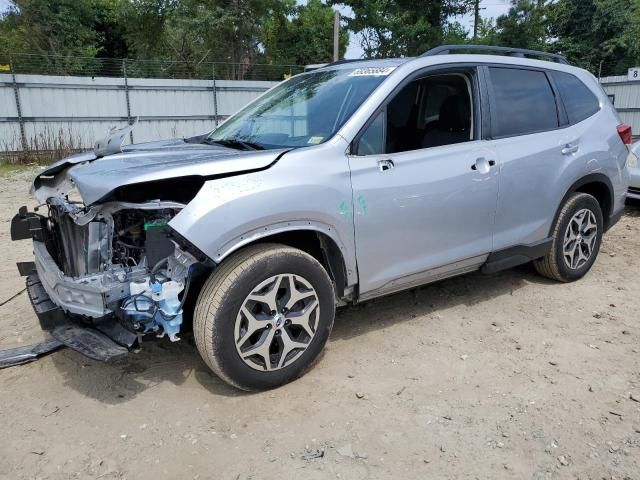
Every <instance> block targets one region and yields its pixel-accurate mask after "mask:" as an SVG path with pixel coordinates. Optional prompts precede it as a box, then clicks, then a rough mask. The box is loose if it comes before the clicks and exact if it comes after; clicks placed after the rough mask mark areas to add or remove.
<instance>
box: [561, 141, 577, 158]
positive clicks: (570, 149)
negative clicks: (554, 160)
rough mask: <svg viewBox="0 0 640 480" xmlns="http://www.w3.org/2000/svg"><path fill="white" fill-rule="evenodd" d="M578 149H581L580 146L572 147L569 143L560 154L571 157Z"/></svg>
mask: <svg viewBox="0 0 640 480" xmlns="http://www.w3.org/2000/svg"><path fill="white" fill-rule="evenodd" d="M578 148H580V147H579V146H578V145H571V144H570V143H567V144H566V145H565V146H564V148H563V149H562V150H560V152H561V153H562V154H563V155H571V154H572V153H576V152H577V151H578Z"/></svg>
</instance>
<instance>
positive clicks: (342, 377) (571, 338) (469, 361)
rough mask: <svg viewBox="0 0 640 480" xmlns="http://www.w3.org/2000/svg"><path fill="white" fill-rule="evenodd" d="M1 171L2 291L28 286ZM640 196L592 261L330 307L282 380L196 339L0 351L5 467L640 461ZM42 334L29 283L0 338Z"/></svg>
mask: <svg viewBox="0 0 640 480" xmlns="http://www.w3.org/2000/svg"><path fill="white" fill-rule="evenodd" d="M32 173H33V172H26V173H20V174H13V175H10V176H8V177H6V178H4V179H1V180H0V191H1V192H2V193H1V194H0V195H1V198H2V205H1V206H0V209H1V210H0V219H1V221H0V225H1V227H0V245H1V248H2V253H3V261H2V262H1V264H0V301H2V300H4V299H6V298H8V297H10V296H11V295H12V294H13V293H15V292H17V291H19V290H20V289H22V288H23V280H22V279H21V278H20V277H19V276H18V274H17V271H16V269H15V265H14V263H15V261H18V260H28V259H29V258H30V248H29V244H28V242H27V241H23V242H10V240H9V225H10V219H11V217H12V215H13V214H14V212H15V211H16V210H17V208H18V207H19V206H20V205H22V204H24V203H27V204H29V205H30V206H32V205H33V201H32V200H31V199H30V198H29V197H28V196H27V190H28V185H29V183H28V179H29V178H30V177H31V175H32ZM639 274H640V207H638V206H630V207H629V208H628V210H627V213H626V215H625V216H624V217H623V218H622V220H621V221H620V222H619V223H618V225H616V227H615V228H614V229H612V230H611V231H610V232H609V233H608V234H607V235H606V237H605V241H604V245H603V249H602V251H601V253H600V256H599V258H598V261H597V262H596V264H595V266H594V268H593V270H592V271H591V272H590V273H589V274H588V276H587V277H586V278H585V279H583V280H582V281H579V282H577V283H573V284H568V285H562V284H556V283H552V282H549V281H546V280H544V279H542V278H540V277H538V276H536V275H535V274H534V273H533V271H532V269H531V268H530V267H529V266H524V267H521V268H517V269H514V270H510V271H507V272H503V273H500V274H496V275H491V276H483V275H480V274H473V275H468V276H464V277H459V278H455V279H452V280H448V281H444V282H440V283H437V284H434V285H431V286H427V287H424V288H419V289H416V290H413V291H410V292H406V293H401V294H397V295H393V296H390V297H387V298H382V299H378V300H375V301H372V302H369V303H366V304H364V305H361V306H358V307H352V308H346V309H342V310H341V311H339V313H338V316H337V319H336V325H335V328H334V331H333V334H332V336H331V339H330V341H329V343H328V345H327V349H326V353H325V355H324V357H323V358H322V360H321V361H320V362H319V364H318V365H317V366H316V367H315V368H314V369H313V370H312V371H310V372H309V373H308V374H307V375H306V376H305V377H303V378H302V379H300V380H298V381H296V382H294V383H293V384H290V385H287V386H285V387H283V388H280V389H278V390H275V391H271V392H266V393H258V394H246V393H242V392H239V391H236V390H234V389H233V388H230V387H228V386H226V384H224V383H222V382H221V381H220V380H218V379H217V378H216V377H215V376H214V375H212V374H211V373H209V371H208V370H207V367H206V366H205V365H204V363H203V362H202V361H201V360H200V357H199V356H198V353H197V351H196V349H195V347H194V346H193V342H192V341H191V340H190V339H185V341H182V342H179V343H175V344H171V343H170V342H168V341H162V342H158V343H149V344H145V346H144V348H143V349H142V350H141V351H140V353H137V354H132V355H130V356H129V357H127V358H126V359H124V360H120V361H118V362H117V363H115V364H102V363H98V362H94V361H91V360H89V359H87V358H84V357H82V356H81V355H79V354H77V353H75V352H73V351H71V350H68V349H65V350H61V351H59V352H56V353H53V354H51V355H49V356H47V357H45V358H42V359H41V360H39V361H37V362H34V363H31V364H28V365H24V366H19V367H13V368H8V369H4V370H0V432H1V438H0V478H3V479H12V480H13V479H22V478H25V479H26V478H29V479H34V478H42V479H44V478H49V479H71V478H81V479H91V478H93V479H98V478H100V479H120V478H122V479H124V478H127V479H159V478H169V479H232V480H246V479H288V478H295V479H298V478H304V479H326V478H342V479H378V478H393V479H426V478H433V479H449V478H451V479H454V478H455V479H466V478H470V479H471V478H473V479H475V478H479V479H503V478H505V479H506V478H514V479H535V480H537V479H547V478H571V479H573V478H579V479H594V480H595V479H597V480H600V479H607V480H608V479H620V480H622V479H640V403H639V401H640V345H639V340H640V324H639V323H638V320H639V317H638V312H639V311H640V275H639ZM41 338H42V334H41V333H40V330H39V327H38V325H37V320H36V317H35V315H34V314H33V312H32V309H31V307H30V305H29V304H28V300H27V296H26V295H25V294H22V295H20V296H19V297H17V298H16V299H15V300H13V301H11V302H9V303H8V304H6V305H4V306H2V307H0V348H2V347H8V346H14V345H24V344H30V343H34V342H36V341H38V340H40V339H41Z"/></svg>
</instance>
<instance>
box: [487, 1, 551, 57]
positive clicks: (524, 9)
mask: <svg viewBox="0 0 640 480" xmlns="http://www.w3.org/2000/svg"><path fill="white" fill-rule="evenodd" d="M546 11H547V8H546V5H545V1H544V0H536V1H534V0H516V1H514V2H513V6H512V7H511V8H510V9H509V12H508V13H507V14H506V15H503V16H501V17H498V20H497V23H496V29H497V30H498V32H499V34H498V37H497V40H498V42H499V43H500V45H505V46H509V47H518V48H528V49H531V50H545V48H546V44H547V39H548V35H547V18H546Z"/></svg>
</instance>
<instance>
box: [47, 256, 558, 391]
mask: <svg viewBox="0 0 640 480" xmlns="http://www.w3.org/2000/svg"><path fill="white" fill-rule="evenodd" d="M528 283H540V284H547V283H553V282H551V281H549V280H546V279H544V278H542V277H539V276H538V275H536V274H535V272H534V271H533V268H532V267H531V266H530V265H525V266H521V267H518V268H516V269H512V270H507V271H505V272H500V273H496V274H493V275H483V274H481V273H472V274H468V275H464V276H460V277H456V278H451V279H447V280H443V281H440V282H437V283H433V284H430V285H426V286H423V287H418V288H414V289H412V290H408V291H404V292H401V293H397V294H394V295H389V296H386V297H381V298H378V299H374V300H370V301H368V302H364V303H362V304H359V305H355V306H350V307H344V308H340V309H338V311H337V315H336V321H335V324H334V329H333V332H332V334H331V338H330V339H329V341H330V342H331V341H335V340H343V339H351V338H354V337H358V336H360V335H364V334H366V333H367V332H371V331H375V330H380V329H384V328H387V327H389V326H392V325H395V324H397V323H402V322H405V321H410V320H412V319H413V318H416V317H419V316H424V315H428V314H433V313H437V312H438V311H440V310H445V309H448V308H451V307H455V306H459V305H466V306H469V307H472V306H474V305H477V304H479V303H482V302H484V301H486V300H488V299H491V298H495V297H497V296H501V295H511V294H513V292H514V291H516V290H518V289H520V288H522V287H524V286H525V285H527V284H528ZM372 310H375V311H376V313H377V315H376V319H375V321H372V320H371V315H370V313H371V311H372ZM381 312H382V313H384V312H388V315H380V313H381ZM50 358H51V360H52V362H53V364H54V365H55V367H56V368H57V370H58V371H59V372H60V373H61V374H62V376H63V378H64V383H65V385H67V386H69V387H71V388H73V389H74V390H76V391H78V392H81V393H82V394H84V395H86V396H88V397H91V398H94V399H96V400H98V401H100V402H103V403H107V404H120V403H124V402H127V401H129V400H131V399H133V398H135V397H136V396H137V395H139V394H141V393H143V392H145V391H147V390H149V389H153V388H155V387H157V386H159V385H160V384H163V383H166V382H169V383H171V384H173V385H177V386H180V385H183V384H185V383H186V382H188V381H191V380H195V381H197V382H198V384H199V385H201V386H202V387H204V388H205V389H207V390H208V392H209V393H210V394H212V395H214V396H223V397H238V396H245V395H252V393H248V392H242V391H240V390H237V389H235V388H233V387H231V386H229V385H227V384H226V383H225V382H223V381H222V380H220V379H219V378H218V377H217V376H216V375H215V374H213V373H212V372H211V371H210V370H209V368H208V367H207V366H206V364H205V363H204V362H203V360H202V359H201V358H200V355H199V354H198V351H197V349H196V347H195V344H194V342H193V337H192V336H191V335H190V334H187V335H185V336H184V338H183V340H182V341H181V342H176V343H170V342H169V341H167V340H166V339H163V340H159V341H151V342H145V343H144V344H143V345H142V348H141V349H140V350H139V351H138V352H137V353H132V354H130V355H128V356H127V357H125V358H123V359H120V360H117V361H114V362H110V363H103V362H98V361H94V360H91V359H89V358H86V357H84V356H83V355H81V354H79V353H77V352H75V351H73V350H70V349H65V350H62V351H61V352H59V353H57V354H54V355H52V356H51V357H50Z"/></svg>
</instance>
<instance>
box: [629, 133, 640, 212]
mask: <svg viewBox="0 0 640 480" xmlns="http://www.w3.org/2000/svg"><path fill="white" fill-rule="evenodd" d="M639 158H640V142H636V143H634V144H633V145H631V151H630V152H629V156H628V157H627V170H629V191H628V192H627V198H631V199H634V200H640V160H638V159H639Z"/></svg>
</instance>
